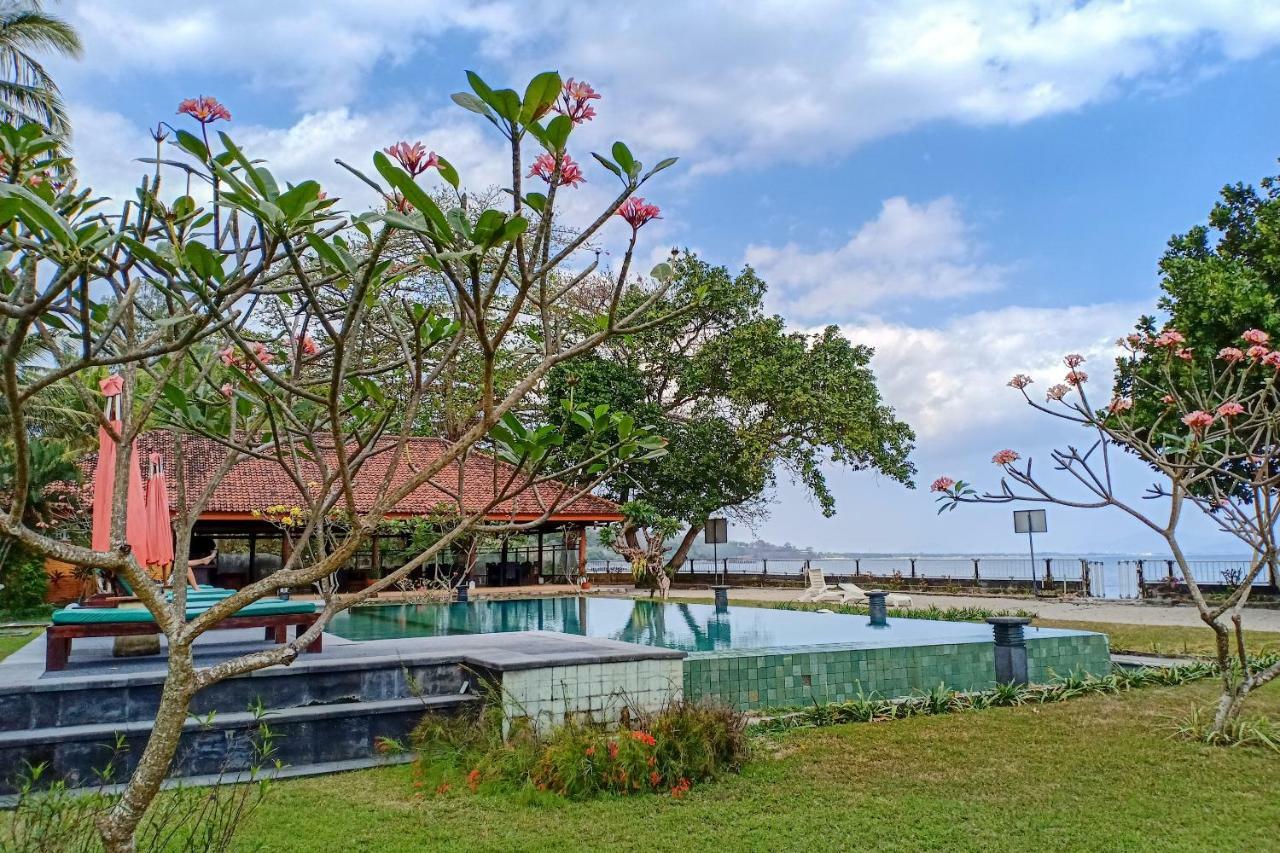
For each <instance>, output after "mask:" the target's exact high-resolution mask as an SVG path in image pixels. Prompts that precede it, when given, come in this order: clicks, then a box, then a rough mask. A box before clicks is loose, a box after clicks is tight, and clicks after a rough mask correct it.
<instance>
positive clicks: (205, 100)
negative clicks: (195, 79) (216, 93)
mask: <svg viewBox="0 0 1280 853" xmlns="http://www.w3.org/2000/svg"><path fill="white" fill-rule="evenodd" d="M178 112H179V113H185V114H186V115H189V116H191V117H192V118H193V119H195V120H196V121H198V122H200V123H201V124H213V123H214V122H215V121H218V120H219V119H221V120H222V121H231V111H230V110H228V109H227V108H226V107H224V106H223V105H222V104H220V103H218V99H217V98H211V97H209V96H208V95H201V96H200V97H198V98H187V99H186V100H185V101H183V102H182V103H180V104H178Z"/></svg>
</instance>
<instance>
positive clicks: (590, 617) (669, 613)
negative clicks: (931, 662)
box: [328, 596, 1080, 652]
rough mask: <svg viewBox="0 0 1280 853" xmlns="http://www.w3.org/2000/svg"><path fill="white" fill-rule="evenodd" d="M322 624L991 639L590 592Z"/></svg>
mask: <svg viewBox="0 0 1280 853" xmlns="http://www.w3.org/2000/svg"><path fill="white" fill-rule="evenodd" d="M328 630H329V631H330V632H331V633H334V634H337V635H338V636H340V637H345V638H346V639H349V640H384V639H391V638H398V637H441V636H447V635H450V634H498V633H506V632H508V631H559V632H561V633H564V634H580V635H583V636H587V637H601V638H605V639H610V640H621V641H623V642H628V643H639V644H640V645H645V646H660V647H662V648H668V649H679V650H681V651H685V652H719V651H742V650H760V649H770V648H778V647H795V646H817V645H828V644H840V645H854V646H864V647H876V648H880V647H886V646H906V645H929V644H938V643H965V642H977V643H981V642H990V641H991V628H990V626H988V625H986V624H984V623H981V622H940V621H938V620H933V619H890V620H889V624H888V625H887V626H884V627H874V628H873V627H871V626H870V625H869V624H868V619H867V617H866V616H851V615H845V614H838V613H814V612H813V611H801V610H777V609H772V608H766V607H728V608H726V609H724V610H722V611H717V610H716V608H715V607H714V606H712V605H710V604H673V603H663V602H659V601H651V600H646V599H623V598H602V597H588V596H556V597H551V596H546V597H542V598H520V599H507V600H479V601H471V602H458V603H451V604H445V603H429V604H386V605H379V606H373V607H361V608H357V609H355V610H348V611H345V612H343V613H341V614H339V615H338V616H337V617H335V618H334V620H333V622H332V623H331V624H330V626H329V629H328ZM1027 633H1028V636H1032V637H1036V636H1046V637H1048V636H1071V635H1074V634H1078V633H1080V632H1078V631H1062V630H1055V629H1052V628H1043V629H1036V628H1029V629H1028V632H1027Z"/></svg>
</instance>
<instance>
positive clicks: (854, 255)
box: [746, 196, 1006, 321]
mask: <svg viewBox="0 0 1280 853" xmlns="http://www.w3.org/2000/svg"><path fill="white" fill-rule="evenodd" d="M972 232H973V229H972V228H971V227H970V226H969V225H968V224H967V223H966V222H965V221H964V218H963V217H962V215H961V211H960V206H959V205H958V204H957V203H956V202H955V200H954V199H952V198H950V197H946V196H944V197H942V198H938V199H934V200H933V201H929V202H925V203H923V204H912V203H911V202H910V201H908V200H907V199H905V198H903V197H901V196H895V197H894V198H890V199H886V200H885V201H884V202H883V203H882V205H881V207H880V213H879V215H878V216H877V217H876V218H875V219H873V220H871V221H870V222H867V223H865V224H863V225H862V226H861V227H860V228H858V230H857V231H856V232H854V234H853V236H852V237H850V238H849V241H848V242H846V243H845V244H844V245H842V246H839V247H838V248H835V249H827V250H817V251H808V250H806V249H804V248H803V247H801V246H799V245H797V244H795V243H788V244H786V245H784V246H781V247H778V248H775V247H772V246H759V245H751V246H748V247H747V250H746V262H747V263H749V264H751V265H752V266H753V267H755V269H756V270H757V271H758V272H759V273H760V274H761V276H762V277H763V278H764V279H765V281H767V282H769V284H770V287H771V288H772V289H771V291H770V300H771V304H772V306H773V307H774V308H775V309H776V310H778V311H780V312H781V313H782V314H783V315H784V316H786V317H788V318H789V319H791V320H797V321H806V320H812V321H820V320H827V319H841V318H845V317H848V316H850V314H851V313H852V312H855V311H858V310H862V309H866V308H869V307H871V306H873V305H876V304H878V303H880V302H883V301H885V300H888V299H895V300H897V299H904V298H912V297H928V298H932V299H941V298H946V297H953V296H961V295H964V294H970V293H981V292H984V291H989V290H995V289H997V288H999V287H1000V286H1001V285H1002V284H1003V283H1004V279H1005V276H1006V270H1005V269H1004V268H1003V267H1000V266H998V265H995V264H990V263H986V262H984V261H983V260H982V257H981V254H982V253H981V247H980V246H979V245H978V243H977V242H976V239H975V236H974V234H973V233H972Z"/></svg>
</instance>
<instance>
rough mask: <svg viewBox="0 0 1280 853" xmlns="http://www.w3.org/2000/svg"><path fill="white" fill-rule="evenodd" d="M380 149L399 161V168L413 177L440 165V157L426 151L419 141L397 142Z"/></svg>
mask: <svg viewBox="0 0 1280 853" xmlns="http://www.w3.org/2000/svg"><path fill="white" fill-rule="evenodd" d="M382 150H383V151H384V152H386V154H387V155H388V156H389V157H391V158H392V159H393V160H395V161H396V162H397V163H399V164H400V168H402V169H404V170H405V171H406V172H408V173H409V174H410V175H413V176H414V177H415V178H416V177H417V176H418V175H421V174H422V173H423V172H425V171H427V169H435V168H438V167H439V166H440V158H439V157H437V156H436V152H434V151H431V152H428V151H427V147H426V146H425V145H423V144H422V143H421V142H414V143H412V144H410V143H408V142H397V143H396V144H395V145H392V146H390V147H389V148H384V149H382Z"/></svg>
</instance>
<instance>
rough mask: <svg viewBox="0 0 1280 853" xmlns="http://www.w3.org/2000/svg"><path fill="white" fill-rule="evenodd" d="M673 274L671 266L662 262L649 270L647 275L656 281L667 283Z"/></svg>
mask: <svg viewBox="0 0 1280 853" xmlns="http://www.w3.org/2000/svg"><path fill="white" fill-rule="evenodd" d="M673 274H674V270H672V269H671V264H669V263H667V262H666V261H663V262H662V263H660V264H658V265H657V266H656V267H654V268H653V269H651V270H649V275H650V276H651V277H652V278H656V279H657V280H658V281H667V280H668V279H670V278H671V276H672V275H673Z"/></svg>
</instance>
